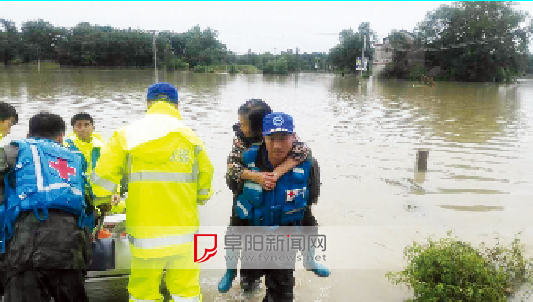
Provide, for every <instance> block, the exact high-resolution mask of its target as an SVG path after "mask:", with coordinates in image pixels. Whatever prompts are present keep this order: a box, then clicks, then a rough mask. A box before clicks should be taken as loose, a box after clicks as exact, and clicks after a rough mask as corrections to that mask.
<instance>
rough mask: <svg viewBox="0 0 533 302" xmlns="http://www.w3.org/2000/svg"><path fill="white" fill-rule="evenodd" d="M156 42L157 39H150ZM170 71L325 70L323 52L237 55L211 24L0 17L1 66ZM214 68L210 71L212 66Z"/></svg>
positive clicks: (269, 71)
mask: <svg viewBox="0 0 533 302" xmlns="http://www.w3.org/2000/svg"><path fill="white" fill-rule="evenodd" d="M154 42H155V43H154ZM154 52H155V53H156V59H157V62H158V66H159V67H161V68H168V69H180V68H192V69H194V70H198V71H200V70H206V68H205V67H206V66H216V65H251V66H255V67H256V68H258V69H259V70H262V71H263V72H264V73H281V74H283V73H288V72H295V71H307V70H325V69H326V68H327V66H326V64H327V54H325V53H313V54H307V53H303V54H302V53H300V52H299V50H298V49H297V50H296V51H295V52H294V51H293V50H292V49H290V50H287V51H282V52H281V54H277V55H274V54H271V53H269V52H266V53H264V54H256V53H253V52H251V50H250V51H248V53H247V54H243V55H237V54H235V53H233V52H232V51H229V50H228V49H227V48H226V45H225V44H223V43H222V42H221V41H220V40H219V39H218V32H217V31H216V30H213V29H211V28H207V29H204V30H202V29H201V28H200V26H194V27H193V28H191V29H189V30H188V31H187V32H185V33H176V32H172V31H159V32H153V31H146V30H141V29H131V28H129V29H117V28H113V27H111V26H100V25H91V24H89V23H87V22H81V23H79V24H78V25H76V26H75V27H72V28H65V27H56V26H54V25H52V24H50V23H49V22H47V21H44V20H42V19H39V20H36V21H28V22H24V23H23V24H22V26H21V27H20V30H19V29H18V27H17V26H16V24H15V23H14V22H12V21H9V20H6V19H0V62H3V63H4V65H6V66H7V65H12V64H19V63H29V62H35V61H37V60H48V61H53V62H57V63H59V64H61V65H71V66H120V67H127V66H128V67H129V66H132V67H149V66H153V64H154ZM211 70H212V69H211Z"/></svg>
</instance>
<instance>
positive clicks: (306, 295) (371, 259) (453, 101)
mask: <svg viewBox="0 0 533 302" xmlns="http://www.w3.org/2000/svg"><path fill="white" fill-rule="evenodd" d="M158 76H159V80H160V81H161V80H163V81H169V82H171V83H173V84H175V85H177V86H178V87H179V97H180V110H181V111H182V116H183V120H184V121H185V123H186V124H188V125H189V126H190V127H191V128H193V129H194V130H195V131H196V132H197V134H198V135H199V136H200V137H201V138H202V139H203V141H204V143H205V147H206V149H207V151H208V153H209V155H210V157H211V160H212V162H213V165H214V166H215V176H214V181H213V187H214V190H215V192H216V193H215V195H214V196H213V198H212V199H211V200H210V201H209V203H208V204H207V205H206V206H204V207H202V208H201V209H200V214H201V219H202V220H201V221H202V223H203V224H206V225H212V226H222V225H226V224H227V223H228V222H229V215H230V211H231V194H230V192H229V190H228V189H227V188H226V186H225V181H224V173H225V167H226V157H227V155H228V153H229V151H230V148H231V141H232V135H233V133H232V131H231V126H232V125H233V123H235V122H236V121H237V114H236V112H237V109H238V107H239V106H240V105H241V104H242V103H243V102H244V101H246V100H247V99H249V98H262V99H264V100H265V101H267V102H268V103H269V104H270V105H271V107H272V108H273V109H274V110H275V111H284V112H287V113H289V114H291V115H292V116H293V117H294V121H295V126H296V131H297V133H298V135H299V137H300V138H301V139H302V140H303V141H305V142H306V143H307V144H308V145H309V146H310V147H311V149H312V152H313V155H314V156H315V157H316V158H317V160H318V161H319V163H320V167H321V176H322V189H321V197H320V199H319V202H318V204H317V205H315V206H314V209H313V211H314V213H315V216H316V218H317V220H318V222H319V224H320V225H322V226H327V227H342V228H344V229H345V230H346V234H348V238H345V240H346V243H345V246H344V247H345V248H344V249H341V250H342V251H339V249H338V250H337V251H334V250H333V249H331V250H332V252H331V253H332V254H334V255H337V256H339V255H340V257H342V258H345V259H347V260H345V261H348V262H347V263H349V264H350V265H348V266H347V267H346V268H337V267H336V268H335V269H333V272H332V275H331V276H330V277H329V278H318V277H315V276H314V275H313V274H312V273H311V272H306V271H304V270H302V269H298V270H296V273H295V275H296V287H295V295H296V301H403V300H405V299H407V298H409V296H410V294H411V293H410V291H409V290H408V289H407V288H406V287H402V286H398V285H393V284H391V283H389V282H388V281H387V279H386V278H385V276H384V275H385V273H386V272H387V271H390V270H399V269H401V268H402V267H403V265H405V259H404V258H403V248H404V247H405V246H406V245H408V244H410V243H412V241H413V240H422V239H423V238H425V237H427V236H428V235H430V234H435V235H437V236H444V235H445V234H446V231H448V230H453V231H454V232H455V234H457V235H458V236H459V237H461V238H464V239H468V240H470V241H472V242H482V241H486V242H492V241H493V240H494V238H496V237H498V238H500V239H502V240H504V241H505V240H507V241H509V240H511V239H512V238H514V236H515V235H516V234H517V233H519V232H522V235H521V238H522V240H523V242H524V243H525V244H526V248H527V250H528V254H530V255H531V254H533V252H532V251H533V233H532V232H533V231H532V230H533V228H531V227H530V226H531V224H532V223H531V218H530V215H531V214H530V213H533V206H532V205H533V203H532V202H531V200H530V196H531V195H532V193H533V180H532V179H533V143H532V142H533V140H532V138H533V130H532V129H533V82H532V81H528V80H522V81H519V82H518V83H516V84H510V85H496V84H477V83H476V84H470V83H436V84H435V86H433V87H430V86H423V85H420V84H419V83H415V82H404V81H380V80H377V79H370V80H363V81H362V82H359V81H358V80H357V79H355V78H342V77H340V76H334V75H330V74H295V75H290V76H285V77H276V76H273V77H267V76H262V75H226V74H194V73H187V72H160V73H159V75H158ZM153 82H154V75H153V70H139V69H108V70H104V69H91V68H75V69H69V68H59V69H51V70H41V72H40V73H39V72H37V70H36V69H0V100H2V101H8V102H10V103H12V104H14V105H15V106H16V107H17V109H18V110H19V114H20V116H19V117H20V123H19V124H18V125H16V126H14V127H13V129H12V133H11V134H10V135H9V136H8V139H15V138H20V137H25V135H26V133H27V127H28V119H29V118H30V117H31V116H32V115H33V114H35V113H37V112H39V111H42V110H46V111H50V112H55V113H58V114H60V115H61V116H63V117H64V118H65V119H66V120H67V122H69V121H70V118H71V117H72V116H73V115H74V114H75V113H78V112H80V111H86V112H89V113H90V114H91V115H93V117H95V123H96V129H97V131H99V132H101V133H102V135H103V136H104V137H110V136H111V134H112V133H113V131H114V130H115V129H117V128H118V127H120V126H123V125H125V124H127V123H130V122H132V121H134V120H136V119H138V118H139V117H141V116H142V115H143V112H144V109H145V93H146V89H147V87H148V86H149V85H150V84H152V83H153ZM420 148H424V149H428V150H429V159H428V171H427V172H426V173H415V159H416V153H417V149H420ZM528 227H529V228H528ZM222 274H223V272H222V271H217V270H205V271H202V276H201V278H202V290H203V295H204V301H225V300H228V301H239V300H242V299H243V296H242V295H241V294H240V292H239V288H238V285H237V282H235V283H234V284H235V286H234V288H233V289H232V290H231V291H230V292H229V293H228V294H224V295H221V294H219V293H218V292H217V290H216V286H217V282H218V280H219V278H220V277H221V276H222ZM126 284H127V281H126V280H125V279H124V278H122V279H120V278H118V279H110V280H106V282H102V283H100V284H99V283H96V282H91V283H90V284H89V283H88V289H89V294H90V296H91V300H94V301H106V300H110V299H111V298H110V296H113V297H115V299H116V300H117V301H120V300H122V301H124V300H125V299H127V292H126ZM262 292H264V289H262V291H261V292H260V293H259V294H257V295H256V296H255V297H252V298H251V299H250V300H252V301H260V300H261V293H262ZM108 294H109V296H106V295H108ZM104 297H105V298H104Z"/></svg>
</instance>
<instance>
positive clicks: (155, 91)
mask: <svg viewBox="0 0 533 302" xmlns="http://www.w3.org/2000/svg"><path fill="white" fill-rule="evenodd" d="M146 98H147V99H148V100H158V99H162V100H166V101H168V102H171V103H175V104H177V103H178V90H177V89H176V87H174V85H172V84H170V83H166V82H159V83H155V84H154V85H152V86H150V87H149V88H148V94H147V95H146Z"/></svg>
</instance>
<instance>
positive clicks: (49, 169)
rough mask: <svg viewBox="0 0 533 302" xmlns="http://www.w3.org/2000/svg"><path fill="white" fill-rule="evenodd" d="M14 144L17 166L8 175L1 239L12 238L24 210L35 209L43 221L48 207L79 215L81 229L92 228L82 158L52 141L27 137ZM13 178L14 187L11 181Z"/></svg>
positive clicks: (35, 213)
mask: <svg viewBox="0 0 533 302" xmlns="http://www.w3.org/2000/svg"><path fill="white" fill-rule="evenodd" d="M11 144H14V145H17V146H18V148H19V154H18V158H17V163H16V166H15V168H14V169H12V170H11V171H10V172H9V173H8V174H7V175H6V177H5V200H4V204H3V206H2V208H3V210H4V213H3V214H4V215H3V216H4V217H3V221H2V225H3V228H2V232H1V233H2V235H3V236H4V238H3V240H2V242H3V243H5V242H6V241H7V240H9V239H10V238H11V236H12V235H13V225H14V223H15V221H16V219H17V217H18V215H19V214H20V213H21V212H24V211H32V212H33V213H34V215H35V217H36V218H37V219H39V220H41V221H44V220H46V219H47V218H48V209H58V210H62V211H66V212H70V213H72V214H74V215H76V216H77V217H78V218H79V219H78V226H79V227H80V228H83V227H84V226H89V227H92V226H93V221H92V220H93V219H92V218H93V217H92V215H87V214H86V208H87V204H86V203H85V185H86V183H85V178H84V177H83V168H84V167H83V162H82V159H81V158H80V157H79V156H78V155H76V154H74V153H72V152H70V151H69V150H67V149H66V148H63V147H62V146H61V145H60V144H58V143H56V142H53V141H51V140H45V139H25V140H20V141H14V142H12V143H11ZM12 177H14V178H15V181H16V187H15V188H13V187H12V186H11V185H10V183H9V179H10V178H12ZM3 248H4V246H2V251H3Z"/></svg>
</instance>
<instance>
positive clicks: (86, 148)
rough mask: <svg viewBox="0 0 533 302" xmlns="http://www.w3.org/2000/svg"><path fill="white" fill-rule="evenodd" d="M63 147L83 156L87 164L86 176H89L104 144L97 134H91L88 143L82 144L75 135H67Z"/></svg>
mask: <svg viewBox="0 0 533 302" xmlns="http://www.w3.org/2000/svg"><path fill="white" fill-rule="evenodd" d="M63 145H64V146H65V147H67V148H68V149H70V150H72V151H79V152H81V154H83V157H84V158H85V161H86V162H87V171H86V173H87V175H91V173H92V171H93V170H94V167H96V162H97V161H98V159H99V158H100V153H101V150H102V148H103V147H104V145H105V143H104V139H103V138H102V136H101V135H100V134H99V133H97V132H93V133H92V135H91V141H90V142H84V141H82V140H81V139H79V138H78V136H77V135H76V134H75V133H69V135H68V137H67V138H66V139H65V140H64V143H63Z"/></svg>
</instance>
